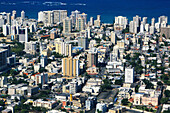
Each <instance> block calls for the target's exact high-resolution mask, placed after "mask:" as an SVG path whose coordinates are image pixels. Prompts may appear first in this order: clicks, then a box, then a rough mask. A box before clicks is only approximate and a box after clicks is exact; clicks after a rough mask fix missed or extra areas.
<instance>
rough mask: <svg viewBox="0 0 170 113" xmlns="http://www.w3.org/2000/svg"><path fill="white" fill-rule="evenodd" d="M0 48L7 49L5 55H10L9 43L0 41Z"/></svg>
mask: <svg viewBox="0 0 170 113" xmlns="http://www.w3.org/2000/svg"><path fill="white" fill-rule="evenodd" d="M0 49H5V50H7V57H9V56H11V47H10V45H7V44H3V43H1V44H0Z"/></svg>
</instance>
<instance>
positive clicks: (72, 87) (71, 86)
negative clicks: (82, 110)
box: [69, 81, 78, 94]
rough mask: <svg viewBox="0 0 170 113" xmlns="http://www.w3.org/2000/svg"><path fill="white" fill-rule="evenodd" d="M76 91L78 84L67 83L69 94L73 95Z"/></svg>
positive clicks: (74, 82) (73, 82)
mask: <svg viewBox="0 0 170 113" xmlns="http://www.w3.org/2000/svg"><path fill="white" fill-rule="evenodd" d="M77 91H78V82H77V81H72V82H70V83H69V93H70V94H75V93H77Z"/></svg>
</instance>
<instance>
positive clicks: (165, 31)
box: [161, 27, 170, 39]
mask: <svg viewBox="0 0 170 113" xmlns="http://www.w3.org/2000/svg"><path fill="white" fill-rule="evenodd" d="M163 34H164V35H165V38H166V39H168V38H170V27H162V28H161V37H162V35H163Z"/></svg>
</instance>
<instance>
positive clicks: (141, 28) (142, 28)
mask: <svg viewBox="0 0 170 113" xmlns="http://www.w3.org/2000/svg"><path fill="white" fill-rule="evenodd" d="M144 31H145V24H144V23H143V22H141V25H140V32H141V33H143V32H144Z"/></svg>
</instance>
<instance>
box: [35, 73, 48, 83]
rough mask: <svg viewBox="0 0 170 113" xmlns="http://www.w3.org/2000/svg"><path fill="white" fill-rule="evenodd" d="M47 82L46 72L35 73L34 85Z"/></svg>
mask: <svg viewBox="0 0 170 113" xmlns="http://www.w3.org/2000/svg"><path fill="white" fill-rule="evenodd" d="M47 82H48V74H47V73H41V74H37V75H35V83H36V85H38V84H41V85H44V84H46V83H47Z"/></svg>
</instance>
